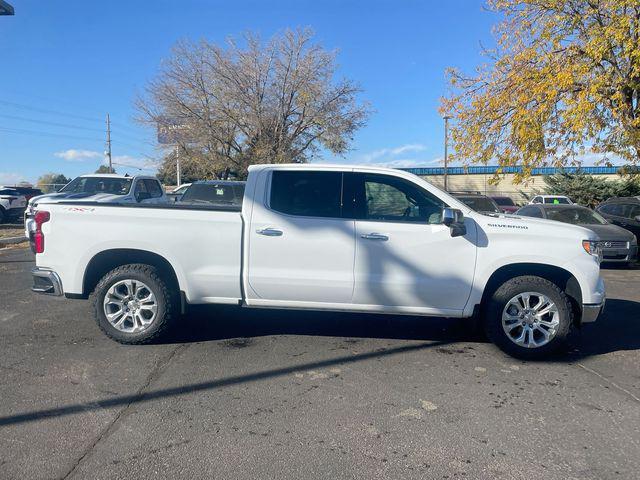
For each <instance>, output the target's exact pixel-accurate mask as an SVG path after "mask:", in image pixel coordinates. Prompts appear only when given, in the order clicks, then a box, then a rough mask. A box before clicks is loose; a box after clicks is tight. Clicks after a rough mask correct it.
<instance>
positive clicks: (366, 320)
mask: <svg viewBox="0 0 640 480" xmlns="http://www.w3.org/2000/svg"><path fill="white" fill-rule="evenodd" d="M183 322H184V323H183V324H182V325H181V327H180V330H179V331H177V332H176V333H175V334H174V335H173V336H172V337H171V338H170V339H169V342H171V343H173V342H175V343H190V342H203V341H216V340H228V339H235V338H253V337H263V336H269V335H304V336H321V337H339V338H374V339H375V338H377V339H396V340H421V341H425V340H426V341H445V342H461V341H465V340H472V339H473V338H474V337H475V339H476V340H478V339H480V340H481V341H482V336H478V335H477V334H475V333H474V327H473V325H474V323H473V322H472V321H469V319H450V318H449V319H448V318H439V317H417V316H404V315H385V314H372V313H348V312H327V311H324V312H323V311H308V310H276V309H262V308H260V309H258V308H241V307H235V306H232V307H230V306H217V305H212V306H203V305H194V306H190V307H189V311H188V314H187V315H186V316H185V318H183Z"/></svg>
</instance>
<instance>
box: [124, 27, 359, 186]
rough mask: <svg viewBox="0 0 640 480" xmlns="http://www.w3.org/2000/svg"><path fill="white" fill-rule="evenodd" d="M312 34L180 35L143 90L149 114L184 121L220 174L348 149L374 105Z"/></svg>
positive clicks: (142, 104)
mask: <svg viewBox="0 0 640 480" xmlns="http://www.w3.org/2000/svg"><path fill="white" fill-rule="evenodd" d="M312 38H313V34H312V32H311V31H310V30H308V29H305V30H295V31H286V32H284V33H283V34H282V35H279V36H276V37H274V38H272V39H271V40H270V41H269V42H267V43H266V44H263V43H262V42H261V41H260V39H259V38H258V37H257V36H255V35H253V34H246V35H245V36H244V37H243V41H242V42H241V44H240V43H238V42H236V41H234V40H229V41H228V42H227V45H226V46H224V47H220V46H218V45H215V44H212V43H210V42H208V41H206V40H202V41H200V42H199V43H192V42H180V43H178V44H177V45H176V46H175V47H174V49H173V54H172V56H171V58H169V59H168V60H167V61H166V62H165V63H164V64H163V67H162V69H161V72H160V74H159V75H158V77H157V78H156V79H155V80H153V81H151V82H150V84H149V85H148V86H147V89H146V94H145V95H144V96H141V97H140V98H138V100H137V102H136V106H137V108H138V110H139V112H140V113H141V120H142V121H144V122H149V123H153V124H156V123H160V124H162V123H163V122H172V123H178V124H180V125H182V126H183V128H181V131H180V136H179V138H178V140H179V143H180V144H181V152H182V151H183V152H184V154H185V156H186V157H187V158H189V159H190V160H191V161H199V162H203V163H206V164H207V167H206V168H205V170H207V171H215V172H217V174H218V175H219V176H224V175H225V173H224V172H227V173H228V172H229V171H230V170H232V171H235V172H237V173H238V174H239V175H241V176H242V175H244V174H245V173H246V169H247V167H248V166H249V165H250V164H252V163H286V162H305V161H308V160H310V159H311V158H313V157H314V156H316V155H318V153H319V152H320V151H321V150H323V149H324V150H326V151H329V152H332V153H334V154H344V153H345V152H346V151H348V149H349V145H350V142H351V140H352V138H353V134H354V132H355V131H356V130H357V129H358V128H360V127H362V126H363V125H364V124H365V122H366V119H367V117H368V115H369V109H368V107H367V105H366V104H363V103H360V102H358V99H357V96H358V94H359V92H360V89H359V87H358V86H357V85H356V84H354V83H353V82H352V81H350V80H347V79H340V80H335V79H334V76H335V71H336V53H335V52H328V51H325V50H324V49H323V48H322V47H321V46H319V45H317V44H315V43H313V42H312Z"/></svg>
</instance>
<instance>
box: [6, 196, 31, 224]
mask: <svg viewBox="0 0 640 480" xmlns="http://www.w3.org/2000/svg"><path fill="white" fill-rule="evenodd" d="M26 206H27V199H26V198H25V196H24V195H21V194H20V193H19V192H17V191H16V190H14V189H12V188H2V189H0V223H4V222H6V221H11V220H15V219H16V218H19V217H20V216H21V215H22V214H23V212H24V209H25V207H26Z"/></svg>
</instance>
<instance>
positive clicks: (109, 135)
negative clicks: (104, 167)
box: [107, 113, 113, 173]
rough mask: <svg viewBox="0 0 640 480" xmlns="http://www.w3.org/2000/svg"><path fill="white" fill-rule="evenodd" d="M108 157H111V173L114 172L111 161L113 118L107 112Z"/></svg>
mask: <svg viewBox="0 0 640 480" xmlns="http://www.w3.org/2000/svg"><path fill="white" fill-rule="evenodd" d="M107 158H108V159H109V173H113V164H112V162H111V119H110V118H109V114H108V113H107Z"/></svg>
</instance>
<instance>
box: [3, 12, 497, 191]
mask: <svg viewBox="0 0 640 480" xmlns="http://www.w3.org/2000/svg"><path fill="white" fill-rule="evenodd" d="M9 3H11V4H12V5H13V6H14V8H15V11H16V15H15V16H14V17H0V49H1V50H0V51H1V52H2V53H1V55H0V184H2V183H13V182H17V181H20V180H28V181H35V180H36V179H37V177H38V176H39V175H41V174H42V173H45V172H52V171H53V172H61V173H64V174H65V175H67V176H75V175H78V174H81V173H87V172H92V171H94V170H95V169H96V168H97V166H98V165H99V164H100V163H101V162H102V161H103V154H102V153H103V152H104V128H105V126H104V118H105V115H106V113H107V112H109V114H110V115H111V118H112V121H113V133H112V140H113V155H114V158H115V161H116V162H117V163H121V164H126V165H131V166H142V167H149V166H150V165H152V164H153V162H152V159H153V158H157V157H158V156H159V151H158V149H157V146H156V145H155V135H154V132H153V131H151V130H148V129H146V128H144V127H141V126H139V125H137V124H136V123H135V121H134V120H133V116H134V114H135V111H134V109H133V107H132V100H133V99H134V97H135V96H136V94H137V93H138V92H140V91H141V90H142V89H143V88H144V86H145V84H146V82H147V81H148V80H149V79H151V78H152V77H153V76H154V75H155V74H156V73H157V70H158V66H159V65H160V62H161V60H162V59H163V58H166V57H167V56H168V55H169V52H170V49H171V46H172V45H173V44H174V43H175V42H176V41H177V40H180V39H185V38H189V39H200V38H207V39H209V40H210V41H215V42H223V41H224V40H225V38H226V37H228V36H230V35H231V36H238V35H240V34H242V32H243V31H247V30H251V31H257V32H259V33H260V34H261V35H262V36H263V37H264V38H268V37H270V36H272V35H273V34H275V33H277V32H281V31H282V30H284V29H286V28H295V27H306V26H309V27H312V28H313V29H314V30H315V32H316V39H317V41H318V42H319V43H321V44H322V45H323V46H324V47H325V48H327V49H338V50H339V52H340V53H339V56H338V61H339V64H340V70H339V73H340V74H341V75H344V76H346V77H348V78H351V79H353V80H356V81H357V82H359V83H360V85H361V86H362V88H363V90H364V93H363V95H362V98H363V99H364V100H366V101H368V102H369V103H370V104H371V106H372V107H373V109H374V110H375V112H374V114H373V115H372V116H371V118H370V121H369V123H368V125H367V126H366V127H365V128H363V129H362V130H361V131H359V132H358V134H357V135H356V138H355V141H354V144H353V151H351V152H349V153H348V154H347V155H346V157H345V158H344V159H340V158H338V159H334V158H327V159H326V160H328V161H336V160H337V161H340V162H350V163H379V164H389V165H395V166H413V165H420V166H429V165H438V162H439V161H440V158H441V157H442V150H443V124H442V119H441V118H440V117H439V115H438V112H437V107H438V105H439V99H440V97H441V96H442V95H443V94H445V93H446V91H447V90H446V89H447V85H446V80H445V73H444V72H445V68H446V67H448V66H457V67H460V68H462V69H463V70H467V71H470V70H471V69H473V67H474V66H475V65H476V64H477V63H478V62H480V61H482V58H481V57H480V55H479V51H480V43H481V42H482V44H484V45H491V44H492V37H491V27H492V25H493V24H494V23H495V21H496V17H495V16H494V14H492V13H490V12H487V11H484V10H483V8H482V6H483V3H484V2H483V1H481V0H447V1H435V0H434V1H399V0H396V1H391V0H385V1H374V0H368V1H364V0H361V1H360V0H359V1H355V0H352V1H349V0H324V1H319V0H315V1H307V0H295V1H288V0H287V1H278V0H272V1H259V0H251V1H248V0H235V1H233V2H232V1H224V2H222V1H213V0H212V1H204V0H201V1H188V0H181V1H175V0H174V1H172V2H167V1H153V2H151V1H135V2H88V1H86V0H85V1H64V2H59V1H42V0H40V1H36V0H29V1H27V0H9ZM118 170H119V171H121V172H125V171H129V172H130V173H133V172H136V171H137V170H136V169H135V168H131V167H118ZM151 171H153V169H152V170H151Z"/></svg>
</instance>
